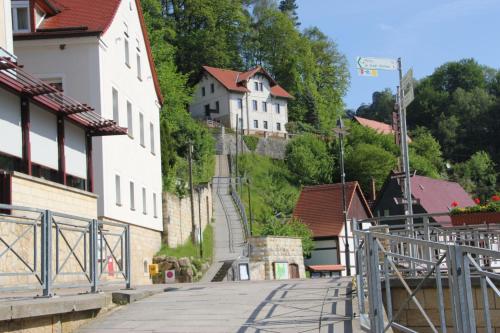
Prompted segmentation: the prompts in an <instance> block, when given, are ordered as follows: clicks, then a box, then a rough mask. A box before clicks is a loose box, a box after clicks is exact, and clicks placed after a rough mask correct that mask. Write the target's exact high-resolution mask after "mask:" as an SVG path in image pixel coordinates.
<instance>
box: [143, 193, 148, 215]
mask: <svg viewBox="0 0 500 333" xmlns="http://www.w3.org/2000/svg"><path fill="white" fill-rule="evenodd" d="M146 204H147V201H146V188H145V187H143V188H142V213H143V214H144V215H146V214H147V213H148V210H147V208H146Z"/></svg>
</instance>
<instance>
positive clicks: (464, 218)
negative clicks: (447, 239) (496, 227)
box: [451, 212, 500, 226]
mask: <svg viewBox="0 0 500 333" xmlns="http://www.w3.org/2000/svg"><path fill="white" fill-rule="evenodd" d="M451 223H452V224H453V225H454V226H460V225H471V224H484V223H488V224H489V223H500V212H476V213H462V214H452V215H451Z"/></svg>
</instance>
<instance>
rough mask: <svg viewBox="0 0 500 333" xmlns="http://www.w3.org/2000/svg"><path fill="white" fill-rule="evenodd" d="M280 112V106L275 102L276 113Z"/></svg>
mask: <svg viewBox="0 0 500 333" xmlns="http://www.w3.org/2000/svg"><path fill="white" fill-rule="evenodd" d="M280 112H281V106H280V105H279V103H278V104H276V113H278V114H279V113H280Z"/></svg>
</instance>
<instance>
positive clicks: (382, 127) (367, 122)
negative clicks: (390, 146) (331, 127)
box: [354, 116, 394, 134]
mask: <svg viewBox="0 0 500 333" xmlns="http://www.w3.org/2000/svg"><path fill="white" fill-rule="evenodd" d="M354 119H355V120H356V121H357V122H358V123H360V124H361V125H363V126H365V127H368V128H371V129H374V130H375V131H377V132H379V133H381V134H393V133H394V130H393V129H392V126H391V125H389V124H386V123H382V122H380V121H376V120H371V119H366V118H361V117H358V116H354Z"/></svg>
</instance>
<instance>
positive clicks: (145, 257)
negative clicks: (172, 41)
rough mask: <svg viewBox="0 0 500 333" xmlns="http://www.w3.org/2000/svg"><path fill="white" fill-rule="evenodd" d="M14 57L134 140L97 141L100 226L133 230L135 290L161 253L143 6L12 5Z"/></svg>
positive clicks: (112, 0) (120, 0)
mask: <svg viewBox="0 0 500 333" xmlns="http://www.w3.org/2000/svg"><path fill="white" fill-rule="evenodd" d="M12 16H13V24H12V26H13V32H14V50H15V53H16V55H17V57H18V60H19V63H20V64H22V65H23V66H24V68H25V69H26V70H28V71H30V72H31V73H33V74H34V76H36V77H37V78H40V79H42V80H44V81H45V82H47V83H50V84H52V85H53V86H54V87H57V88H58V89H60V90H63V91H64V92H65V93H68V94H69V95H71V96H74V97H76V98H78V100H81V101H84V102H85V103H88V104H89V105H92V106H93V107H95V112H96V113H98V114H99V115H101V116H102V117H105V118H110V119H113V120H114V121H115V122H116V123H117V124H118V125H119V126H120V127H124V128H127V129H128V135H123V136H113V137H106V138H101V137H95V138H93V142H92V144H93V169H94V170H93V171H94V172H93V175H94V184H95V189H94V191H95V193H96V194H98V196H99V198H98V216H99V218H100V219H104V220H110V221H118V222H125V223H129V224H131V225H132V231H131V232H132V247H133V248H134V251H133V253H132V256H133V257H132V266H133V270H135V269H140V272H135V271H134V272H133V282H134V283H145V282H147V281H149V275H148V273H147V272H145V271H144V268H146V269H147V264H148V263H151V260H152V256H153V255H154V254H155V253H156V251H157V250H158V249H159V248H160V245H161V231H162V229H163V224H162V208H161V207H162V204H161V198H162V195H161V193H162V176H161V159H160V131H159V111H160V108H161V105H162V102H163V101H162V96H161V92H160V88H159V84H158V79H157V75H156V72H155V68H154V64H153V59H152V55H151V50H150V45H149V41H148V37H147V32H146V27H145V23H144V18H143V15H142V11H141V6H140V1H139V0H94V1H87V0H57V1H53V0H30V1H24V0H12Z"/></svg>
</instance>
